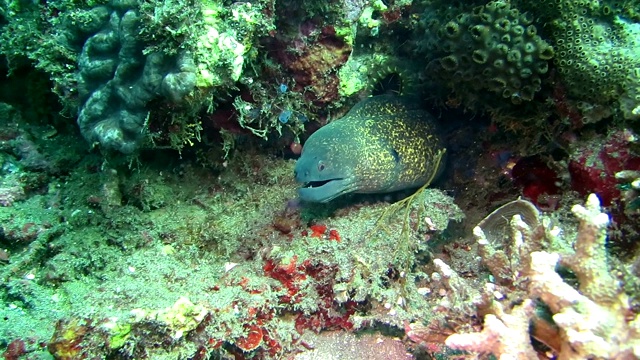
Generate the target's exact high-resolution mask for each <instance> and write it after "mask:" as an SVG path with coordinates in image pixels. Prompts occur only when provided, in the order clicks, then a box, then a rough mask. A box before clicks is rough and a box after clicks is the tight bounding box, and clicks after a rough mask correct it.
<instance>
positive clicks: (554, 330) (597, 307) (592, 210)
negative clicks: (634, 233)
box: [446, 194, 640, 359]
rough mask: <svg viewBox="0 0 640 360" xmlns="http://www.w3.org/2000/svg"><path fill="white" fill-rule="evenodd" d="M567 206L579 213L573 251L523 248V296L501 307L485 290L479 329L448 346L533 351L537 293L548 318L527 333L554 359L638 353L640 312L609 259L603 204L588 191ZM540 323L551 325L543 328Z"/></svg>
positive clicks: (504, 354) (529, 355)
mask: <svg viewBox="0 0 640 360" xmlns="http://www.w3.org/2000/svg"><path fill="white" fill-rule="evenodd" d="M572 211H573V213H574V215H575V216H576V217H577V218H578V220H579V221H580V225H579V228H578V233H577V237H576V240H575V244H574V248H575V253H573V254H568V255H565V254H563V255H560V254H558V253H550V252H545V251H536V252H532V253H530V254H526V255H527V256H528V257H529V259H530V265H529V268H528V269H526V268H523V269H522V270H524V271H523V273H522V275H521V276H520V277H521V278H522V279H523V282H521V283H520V284H519V285H520V290H521V291H522V292H523V293H522V295H520V297H522V300H521V301H522V302H523V303H522V304H521V305H517V306H515V307H513V309H511V311H510V312H509V313H508V314H506V313H505V311H504V310H503V305H502V304H499V303H496V302H495V301H487V297H486V296H485V301H484V302H485V305H487V308H488V311H489V312H490V313H489V314H487V315H486V316H485V318H484V319H485V321H484V329H483V330H482V331H481V332H477V333H469V334H454V335H451V336H450V337H449V338H448V339H447V341H446V344H447V345H448V346H450V347H452V348H455V349H461V350H468V351H474V352H482V353H493V354H494V355H495V356H497V357H499V358H501V359H502V358H504V359H506V358H509V359H514V358H520V359H537V356H536V354H535V352H533V351H532V348H531V344H530V343H529V341H528V339H529V331H530V330H529V323H530V321H532V322H534V323H536V322H538V323H539V322H540V321H543V322H544V320H541V319H540V318H537V317H536V316H535V315H534V311H533V309H534V308H535V306H534V305H533V303H534V301H535V300H536V299H540V300H542V301H543V302H544V303H545V304H546V306H547V307H548V309H549V310H550V312H551V315H552V319H553V320H552V322H551V323H547V324H543V325H546V326H539V327H538V326H537V325H536V326H535V327H537V328H538V330H537V331H536V330H533V332H534V333H533V334H532V336H534V337H536V338H537V339H538V340H541V341H543V342H544V343H545V344H547V345H548V346H550V348H551V349H552V350H553V351H554V352H555V353H556V354H557V356H558V358H559V359H588V358H602V359H605V358H606V359H630V358H637V357H639V356H640V318H639V317H638V315H637V314H634V313H633V311H632V309H631V306H630V304H629V300H628V297H627V295H626V294H625V293H624V292H623V290H622V288H621V285H620V284H619V282H618V281H617V280H616V278H615V277H614V276H613V275H612V273H611V271H610V268H609V266H608V262H607V254H606V249H605V243H606V240H607V226H608V224H609V216H608V215H607V214H605V213H603V212H601V209H600V201H599V200H598V198H597V196H596V195H593V194H592V195H590V196H589V198H588V200H587V202H586V204H585V206H581V205H576V206H574V207H573V208H572ZM514 218H515V219H517V218H516V217H515V216H514ZM520 225H522V224H520ZM517 226H518V222H517V221H515V220H512V227H514V228H516V227H517ZM558 264H560V265H563V266H565V267H567V268H569V269H571V270H572V271H573V272H574V273H575V275H576V277H577V279H578V282H579V285H578V289H575V288H573V287H572V286H571V285H569V284H568V283H567V282H565V281H564V279H563V278H562V277H561V276H560V274H558V272H556V266H557V265H558ZM514 294H515V295H517V292H516V293H514ZM512 295H513V294H512ZM543 328H544V329H547V331H549V332H550V333H544V330H540V329H543ZM553 337H559V341H552V340H551V339H552V338H553ZM556 340H557V339H556ZM514 344H519V345H520V347H517V346H513V345H514Z"/></svg>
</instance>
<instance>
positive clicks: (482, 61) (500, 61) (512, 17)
mask: <svg viewBox="0 0 640 360" xmlns="http://www.w3.org/2000/svg"><path fill="white" fill-rule="evenodd" d="M435 24H436V27H437V33H438V38H439V41H440V44H439V45H438V48H439V50H440V51H441V52H442V53H443V56H441V57H440V58H439V64H440V67H441V69H442V70H444V71H445V74H446V75H444V78H445V79H444V80H445V81H446V82H447V83H448V85H449V87H451V88H452V89H453V90H454V92H455V93H456V95H457V96H458V97H459V98H460V99H461V101H463V102H464V103H465V105H467V106H470V107H473V106H474V104H475V103H476V102H477V101H478V100H477V96H478V95H477V94H478V92H481V91H482V90H488V91H490V92H492V93H494V94H497V95H498V96H500V97H502V98H504V99H506V100H508V101H509V102H511V103H512V104H514V105H518V104H521V103H523V102H529V101H531V100H533V97H534V95H535V94H536V93H537V92H538V91H540V89H541V85H542V80H543V78H544V77H545V75H546V74H547V71H548V68H549V67H548V62H549V60H551V59H552V58H553V57H554V49H553V48H552V47H551V45H549V44H548V43H547V42H546V41H544V40H543V39H542V38H541V37H540V35H538V30H537V27H536V25H534V24H533V17H532V16H531V15H530V14H527V13H521V12H520V11H518V9H516V8H514V7H512V6H511V5H510V4H509V3H508V2H505V1H500V0H498V1H492V2H490V3H488V4H486V5H483V6H478V7H475V8H474V9H473V10H472V11H470V12H462V13H460V14H458V16H456V17H455V18H453V19H451V20H450V21H448V22H446V23H444V24H438V23H435Z"/></svg>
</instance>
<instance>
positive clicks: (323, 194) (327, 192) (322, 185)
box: [298, 178, 354, 203]
mask: <svg viewBox="0 0 640 360" xmlns="http://www.w3.org/2000/svg"><path fill="white" fill-rule="evenodd" d="M353 185H354V184H353V181H351V180H350V179H348V178H346V179H345V178H337V179H329V180H323V181H310V182H307V183H305V184H304V185H303V186H302V187H301V188H300V189H298V194H299V195H300V199H301V200H303V201H308V202H319V203H326V202H329V201H331V200H333V199H335V198H337V197H338V196H340V195H342V194H346V193H348V192H351V191H352V190H353V188H354V186H353Z"/></svg>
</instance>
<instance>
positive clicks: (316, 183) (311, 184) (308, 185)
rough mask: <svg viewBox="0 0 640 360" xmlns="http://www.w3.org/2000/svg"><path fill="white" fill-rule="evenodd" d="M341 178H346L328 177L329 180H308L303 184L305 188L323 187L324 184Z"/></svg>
mask: <svg viewBox="0 0 640 360" xmlns="http://www.w3.org/2000/svg"><path fill="white" fill-rule="evenodd" d="M340 180H344V179H343V178H335V179H328V180H318V181H309V182H306V183H304V184H302V187H303V188H317V187H321V186H324V185H326V184H328V183H330V182H332V181H340Z"/></svg>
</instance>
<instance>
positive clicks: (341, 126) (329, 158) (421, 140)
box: [294, 95, 445, 203]
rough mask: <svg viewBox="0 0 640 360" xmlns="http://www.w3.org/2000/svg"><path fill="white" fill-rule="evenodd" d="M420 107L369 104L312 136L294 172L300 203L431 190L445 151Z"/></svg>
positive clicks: (387, 100) (381, 100)
mask: <svg viewBox="0 0 640 360" xmlns="http://www.w3.org/2000/svg"><path fill="white" fill-rule="evenodd" d="M416 105H417V102H411V101H410V100H409V99H406V98H401V97H398V96H393V95H380V96H374V97H370V98H367V99H365V100H363V101H361V102H359V103H358V104H356V105H355V106H354V107H353V108H352V109H351V110H350V111H349V112H348V113H347V114H346V115H345V116H344V117H342V118H340V119H338V120H335V121H332V122H330V123H329V124H327V125H325V126H323V127H321V128H320V129H319V130H318V131H316V132H314V133H313V134H312V135H311V136H309V139H307V141H306V142H305V144H304V146H303V148H302V154H301V155H300V158H299V159H298V162H297V163H296V167H295V172H294V174H295V178H296V181H297V182H299V183H302V184H303V185H302V187H301V188H300V189H299V190H298V193H299V195H300V198H301V199H302V200H304V201H308V202H321V203H324V202H328V201H331V200H333V199H335V198H336V197H338V196H340V195H343V194H348V193H386V192H391V191H396V190H402V189H410V188H415V187H419V186H422V185H428V184H429V183H430V182H431V181H433V179H434V178H435V177H436V176H437V175H438V174H439V172H440V171H441V169H442V167H443V166H442V165H443V163H444V161H443V156H444V154H445V148H444V146H443V144H442V141H441V140H440V138H439V137H438V136H437V133H436V131H435V125H434V119H433V116H431V115H430V114H429V113H427V112H426V111H423V110H420V109H418V107H417V106H416Z"/></svg>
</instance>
